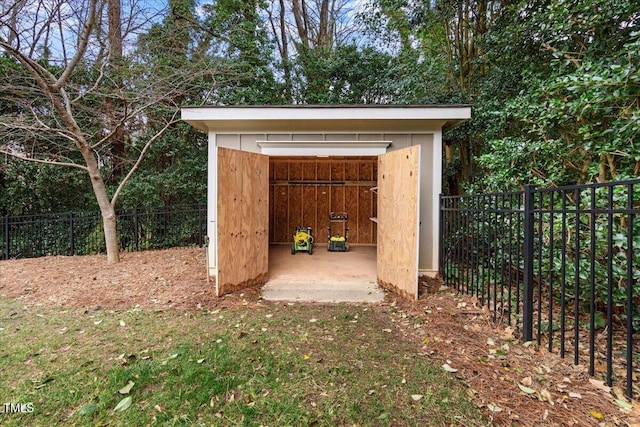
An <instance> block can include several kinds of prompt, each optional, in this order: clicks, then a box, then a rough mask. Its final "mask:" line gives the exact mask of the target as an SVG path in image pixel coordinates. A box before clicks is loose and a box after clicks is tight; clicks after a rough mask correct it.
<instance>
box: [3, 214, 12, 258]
mask: <svg viewBox="0 0 640 427" xmlns="http://www.w3.org/2000/svg"><path fill="white" fill-rule="evenodd" d="M2 219H3V221H2V227H3V229H4V257H3V258H4V259H9V248H10V247H11V238H10V237H9V215H5V216H4V217H3V218H2Z"/></svg>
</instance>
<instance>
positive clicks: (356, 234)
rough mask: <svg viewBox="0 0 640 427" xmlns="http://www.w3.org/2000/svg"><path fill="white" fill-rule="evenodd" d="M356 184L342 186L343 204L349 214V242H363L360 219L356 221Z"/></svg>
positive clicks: (357, 206) (357, 204)
mask: <svg viewBox="0 0 640 427" xmlns="http://www.w3.org/2000/svg"><path fill="white" fill-rule="evenodd" d="M358 188H359V187H358V186H357V185H347V186H346V187H344V204H345V209H344V210H345V212H347V215H348V216H349V220H348V226H349V241H350V242H351V243H356V242H357V243H364V242H362V241H361V239H360V227H361V224H360V221H358V218H359V215H358V211H359V203H358V202H359V200H358V193H359V192H358Z"/></svg>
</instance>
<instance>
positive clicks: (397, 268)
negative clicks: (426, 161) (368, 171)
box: [377, 146, 420, 299]
mask: <svg viewBox="0 0 640 427" xmlns="http://www.w3.org/2000/svg"><path fill="white" fill-rule="evenodd" d="M419 206H420V146H413V147H409V148H405V149H402V150H398V151H392V152H390V153H387V154H383V155H381V156H379V157H378V245H377V246H378V249H377V256H378V261H377V276H378V283H379V284H380V285H382V286H385V287H387V288H392V289H393V290H394V291H396V292H398V293H399V294H400V295H402V296H404V297H406V298H410V299H417V298H418V247H419V245H418V243H419V242H418V238H419V231H418V227H419V225H420V224H419Z"/></svg>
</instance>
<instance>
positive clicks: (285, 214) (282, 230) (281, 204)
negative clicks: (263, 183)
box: [271, 185, 289, 243]
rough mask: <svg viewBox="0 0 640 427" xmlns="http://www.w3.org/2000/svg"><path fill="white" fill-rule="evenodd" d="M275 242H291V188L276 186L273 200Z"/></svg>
mask: <svg viewBox="0 0 640 427" xmlns="http://www.w3.org/2000/svg"><path fill="white" fill-rule="evenodd" d="M273 199H274V200H273V212H274V218H273V223H272V224H271V226H272V227H273V229H274V236H273V238H274V240H273V241H274V242H280V243H285V242H289V231H288V229H289V187H287V186H285V185H276V186H275V191H274V198H273Z"/></svg>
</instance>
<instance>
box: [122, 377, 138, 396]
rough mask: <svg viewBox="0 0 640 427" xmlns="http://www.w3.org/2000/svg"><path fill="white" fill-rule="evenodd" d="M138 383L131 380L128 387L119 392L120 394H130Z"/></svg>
mask: <svg viewBox="0 0 640 427" xmlns="http://www.w3.org/2000/svg"><path fill="white" fill-rule="evenodd" d="M135 384H136V383H134V382H133V381H131V380H129V382H127V385H126V386H124V387H122V388H121V389H120V390H118V393H120V394H129V392H130V391H131V389H132V388H133V386H134V385H135Z"/></svg>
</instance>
